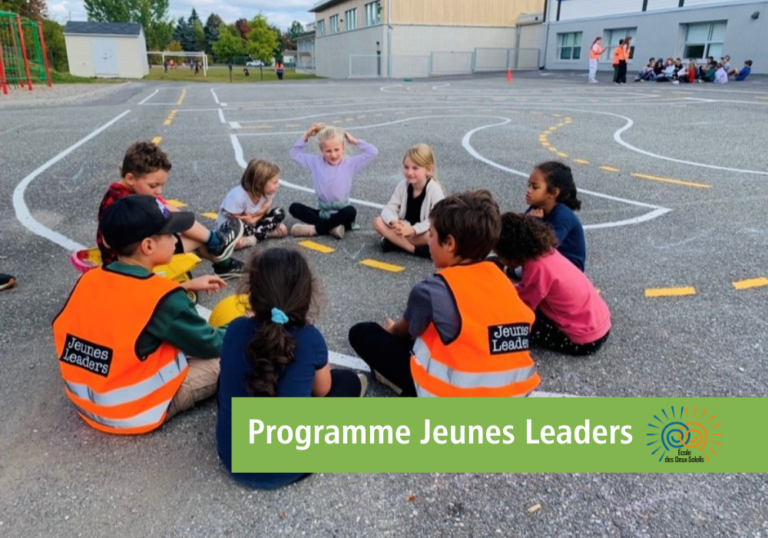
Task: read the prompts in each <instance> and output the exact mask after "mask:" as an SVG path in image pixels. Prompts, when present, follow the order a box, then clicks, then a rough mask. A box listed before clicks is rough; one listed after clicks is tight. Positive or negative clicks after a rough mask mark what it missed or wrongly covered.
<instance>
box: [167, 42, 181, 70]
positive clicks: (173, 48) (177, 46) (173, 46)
mask: <svg viewBox="0 0 768 538" xmlns="http://www.w3.org/2000/svg"><path fill="white" fill-rule="evenodd" d="M168 50H169V51H170V52H182V51H183V50H184V49H182V48H181V43H179V42H178V41H171V42H170V43H168ZM167 58H168V59H172V60H173V61H174V62H176V63H177V64H180V63H181V58H183V57H181V56H176V57H173V58H170V57H167Z"/></svg>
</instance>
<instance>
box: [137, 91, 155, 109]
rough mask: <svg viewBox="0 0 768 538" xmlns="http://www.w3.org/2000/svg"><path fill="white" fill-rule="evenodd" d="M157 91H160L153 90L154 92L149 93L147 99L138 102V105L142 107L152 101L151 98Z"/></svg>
mask: <svg viewBox="0 0 768 538" xmlns="http://www.w3.org/2000/svg"><path fill="white" fill-rule="evenodd" d="M159 91H160V90H159V89H158V90H155V91H153V92H152V93H150V94H149V96H148V97H146V98H144V100H142V101H139V105H143V104H144V103H146V102H147V101H149V100H150V99H152V98H153V97H154V96H155V95H157V92H159Z"/></svg>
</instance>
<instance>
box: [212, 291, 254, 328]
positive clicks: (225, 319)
mask: <svg viewBox="0 0 768 538" xmlns="http://www.w3.org/2000/svg"><path fill="white" fill-rule="evenodd" d="M249 308H250V304H249V301H248V296H247V295H245V294H242V295H230V296H229V297H227V298H226V299H222V300H221V301H220V302H219V304H217V305H216V306H215V307H214V308H213V311H212V312H211V317H210V318H208V323H209V324H210V325H211V327H216V328H219V327H224V326H225V325H228V324H229V323H230V322H232V321H233V320H235V319H237V318H239V317H240V316H244V315H246V314H247V313H248V309H249Z"/></svg>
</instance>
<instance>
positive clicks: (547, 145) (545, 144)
mask: <svg viewBox="0 0 768 538" xmlns="http://www.w3.org/2000/svg"><path fill="white" fill-rule="evenodd" d="M541 145H542V146H544V147H545V148H551V147H552V144H550V143H549V142H542V143H541Z"/></svg>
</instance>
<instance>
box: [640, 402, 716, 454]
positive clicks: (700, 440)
mask: <svg viewBox="0 0 768 538" xmlns="http://www.w3.org/2000/svg"><path fill="white" fill-rule="evenodd" d="M669 409H670V412H671V415H672V418H670V416H669V415H668V414H667V411H666V409H662V410H661V413H662V414H663V415H664V419H665V420H662V419H661V418H659V416H658V415H653V418H655V419H656V421H657V423H653V422H651V423H648V426H650V427H651V428H653V429H654V430H656V431H654V432H652V433H648V434H647V435H648V438H649V441H650V442H649V443H648V446H649V447H651V448H652V449H653V452H651V454H653V455H654V456H655V455H656V454H658V453H659V452H661V455H659V462H661V461H664V457H665V456H666V455H667V454H668V453H674V454H679V455H684V456H692V453H693V452H694V451H698V452H700V456H704V458H706V460H707V461H709V455H708V454H707V451H705V450H704V449H705V448H706V449H708V451H709V452H711V453H712V454H714V455H717V452H715V450H714V449H713V448H712V446H711V445H716V446H718V447H719V446H722V445H721V444H720V442H719V441H720V436H721V435H722V434H721V433H717V432H713V431H712V430H714V429H715V428H718V427H720V424H714V425H710V422H712V421H713V420H714V418H715V415H712V416H710V417H709V418H708V419H707V420H706V422H705V421H704V415H706V414H707V410H706V409H705V410H704V411H702V413H701V415H700V416H699V417H698V419H696V413H697V412H698V409H699V408H698V406H697V407H694V409H693V414H692V416H690V417H689V415H688V408H687V407H680V409H679V410H678V412H677V413H676V412H675V408H674V407H670V408H669ZM683 413H685V418H683ZM654 437H655V439H654ZM667 461H681V459H680V458H679V457H678V458H673V459H670V458H667ZM683 461H684V460H683Z"/></svg>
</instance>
